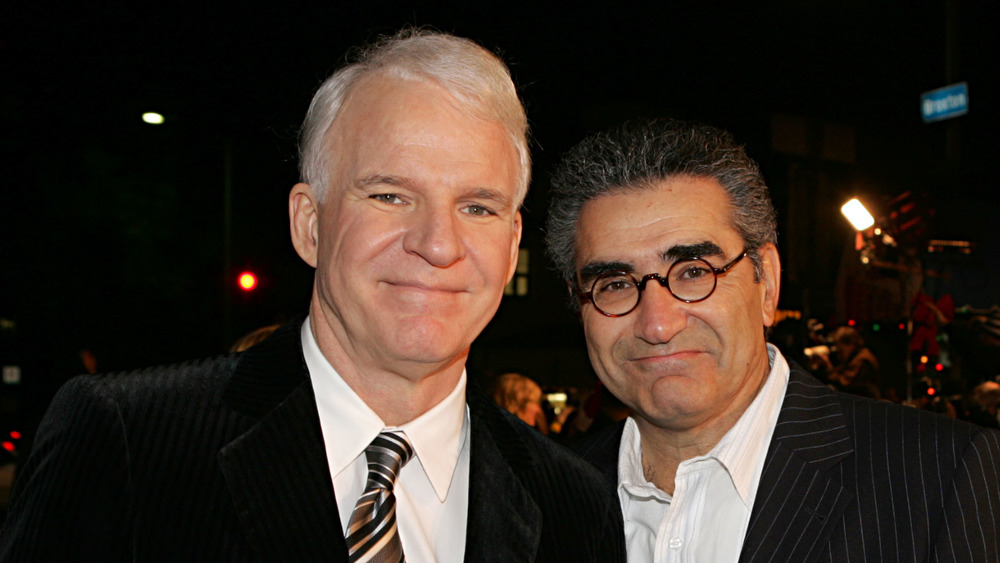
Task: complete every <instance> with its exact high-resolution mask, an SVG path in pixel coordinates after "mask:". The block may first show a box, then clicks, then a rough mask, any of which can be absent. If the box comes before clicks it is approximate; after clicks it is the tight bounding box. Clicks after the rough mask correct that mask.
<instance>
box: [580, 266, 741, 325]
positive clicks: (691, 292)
mask: <svg viewBox="0 0 1000 563" xmlns="http://www.w3.org/2000/svg"><path fill="white" fill-rule="evenodd" d="M748 253H749V251H748V250H744V251H743V253H742V254H740V255H739V256H737V257H736V258H734V259H733V261H732V262H730V263H728V264H726V265H725V266H723V267H721V268H716V267H715V266H712V265H711V264H709V263H708V262H707V261H705V260H704V259H702V258H689V259H685V260H678V261H677V262H674V263H673V265H672V266H670V269H669V270H667V275H666V276H660V274H657V273H655V272H654V273H652V274H646V275H645V276H642V279H639V280H637V279H635V276H633V275H632V274H630V273H628V272H622V271H611V272H604V273H603V274H601V275H599V276H597V279H595V280H594V283H593V285H591V286H590V291H588V292H586V293H581V294H580V302H581V303H586V302H587V301H590V302H591V303H593V304H594V308H595V309H597V311H598V312H599V313H601V314H603V315H605V316H608V317H624V316H625V315H627V314H629V313H631V312H632V311H634V310H635V308H636V307H638V306H639V300H640V299H642V291H643V290H644V289H645V288H646V282H648V281H649V280H656V281H657V282H659V284H660V285H662V286H663V287H665V288H667V291H669V292H670V295H673V296H674V297H675V298H677V299H679V300H681V301H683V302H685V303H697V302H699V301H704V300H706V299H708V298H709V297H710V296H711V295H712V292H714V291H715V286H716V285H717V283H718V281H719V276H721V275H725V274H726V273H727V272H729V270H731V269H732V268H733V266H735V265H736V264H737V263H738V262H739V261H740V260H742V259H743V258H746V255H747V254H748Z"/></svg>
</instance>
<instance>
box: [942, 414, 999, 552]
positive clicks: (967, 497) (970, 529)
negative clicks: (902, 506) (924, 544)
mask: <svg viewBox="0 0 1000 563" xmlns="http://www.w3.org/2000/svg"><path fill="white" fill-rule="evenodd" d="M944 487H945V489H944V490H943V491H942V492H943V494H944V496H945V498H944V508H943V513H942V514H941V515H940V522H941V524H940V526H938V529H937V538H936V539H935V541H934V554H935V560H937V561H956V562H957V561H1000V432H995V431H992V430H983V431H981V432H978V433H976V434H975V435H974V436H973V437H972V439H971V440H970V441H969V442H968V444H967V445H966V447H965V450H964V451H963V452H961V457H960V458H959V459H958V465H957V467H956V468H955V473H954V479H953V481H952V482H951V483H944Z"/></svg>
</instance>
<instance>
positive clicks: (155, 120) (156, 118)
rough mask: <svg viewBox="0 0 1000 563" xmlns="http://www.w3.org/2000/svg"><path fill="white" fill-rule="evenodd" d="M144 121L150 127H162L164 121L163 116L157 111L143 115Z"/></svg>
mask: <svg viewBox="0 0 1000 563" xmlns="http://www.w3.org/2000/svg"><path fill="white" fill-rule="evenodd" d="M142 120H143V121H145V122H146V123H148V124H150V125H162V124H163V121H164V119H163V115H162V114H159V113H156V112H155V111H147V112H146V113H144V114H142Z"/></svg>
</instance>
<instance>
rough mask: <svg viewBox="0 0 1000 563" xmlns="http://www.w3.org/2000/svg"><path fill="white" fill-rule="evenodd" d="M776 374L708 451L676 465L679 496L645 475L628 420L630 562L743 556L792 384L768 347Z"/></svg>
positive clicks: (625, 461)
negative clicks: (766, 459)
mask: <svg viewBox="0 0 1000 563" xmlns="http://www.w3.org/2000/svg"><path fill="white" fill-rule="evenodd" d="M767 354H768V359H769V361H770V364H771V371H770V373H769V374H768V376H767V381H766V382H765V383H764V386H763V387H762V388H761V390H760V392H759V393H758V394H757V397H755V398H754V400H753V402H751V403H750V406H749V407H747V410H746V411H745V412H744V413H743V415H742V416H741V417H740V419H739V420H738V421H737V422H736V424H735V425H734V426H733V427H732V428H731V429H729V432H727V433H726V435H725V436H723V437H722V440H720V441H719V443H718V444H716V445H715V447H714V448H712V450H711V451H710V452H708V454H706V455H704V456H698V457H694V458H691V459H688V460H685V461H683V462H682V463H681V464H680V465H679V466H678V467H677V475H676V477H675V479H674V494H673V495H672V496H671V495H668V494H667V493H665V492H663V491H662V490H660V489H659V488H657V487H656V486H655V485H653V484H652V483H650V482H649V481H647V480H646V478H645V476H644V474H643V470H642V445H641V442H640V436H639V428H638V426H637V425H636V423H635V421H634V420H632V418H629V419H628V420H627V421H626V422H625V429H624V431H623V433H622V441H621V446H620V448H619V451H618V499H619V500H620V501H621V504H622V513H623V514H624V516H625V541H626V546H627V549H628V560H629V561H630V562H636V563H638V562H642V563H649V562H651V561H655V562H663V561H670V562H680V561H683V562H695V561H700V562H727V561H736V560H738V559H739V555H740V550H741V549H742V548H743V538H744V536H746V530H747V526H748V524H749V522H750V512H751V510H753V501H754V498H755V497H756V495H757V485H758V483H759V482H760V474H761V471H762V469H763V467H764V457H765V455H766V454H767V447H768V444H769V443H770V441H771V434H772V433H773V432H774V426H775V424H776V423H777V420H778V413H779V411H780V410H781V403H782V401H783V400H784V397H785V389H786V387H787V386H788V363H787V362H786V361H785V358H784V357H782V355H781V353H780V352H778V349H777V348H775V347H774V346H772V345H770V344H768V345H767Z"/></svg>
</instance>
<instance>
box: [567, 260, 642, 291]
mask: <svg viewBox="0 0 1000 563" xmlns="http://www.w3.org/2000/svg"><path fill="white" fill-rule="evenodd" d="M607 272H625V273H626V274H633V273H635V266H633V265H632V264H629V263H628V262H591V263H590V264H587V265H586V266H584V267H583V268H580V285H581V286H583V287H586V285H587V284H588V283H589V282H591V281H592V280H594V279H595V278H597V276H600V275H601V274H605V273H607Z"/></svg>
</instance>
